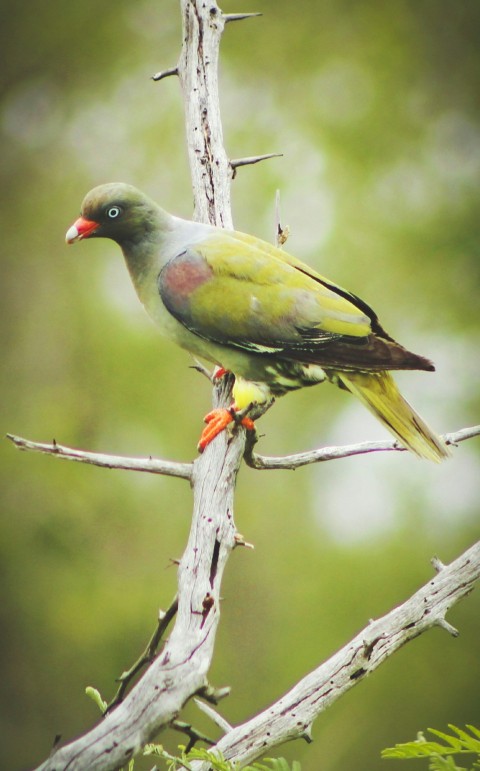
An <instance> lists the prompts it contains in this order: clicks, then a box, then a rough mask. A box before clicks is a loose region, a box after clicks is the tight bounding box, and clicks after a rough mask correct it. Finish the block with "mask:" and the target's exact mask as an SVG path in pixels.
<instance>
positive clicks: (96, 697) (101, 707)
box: [85, 685, 107, 715]
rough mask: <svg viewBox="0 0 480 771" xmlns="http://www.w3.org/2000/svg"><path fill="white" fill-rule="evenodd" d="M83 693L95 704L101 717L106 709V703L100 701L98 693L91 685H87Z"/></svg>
mask: <svg viewBox="0 0 480 771" xmlns="http://www.w3.org/2000/svg"><path fill="white" fill-rule="evenodd" d="M85 693H86V694H87V696H88V697H89V698H90V699H91V700H92V701H94V702H95V704H96V705H97V707H98V708H99V710H100V712H101V713H102V715H104V714H105V710H106V709H107V702H106V701H104V700H103V699H102V697H101V695H100V691H97V689H96V688H93V687H92V686H91V685H88V686H87V687H86V688H85Z"/></svg>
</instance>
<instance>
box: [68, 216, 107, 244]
mask: <svg viewBox="0 0 480 771" xmlns="http://www.w3.org/2000/svg"><path fill="white" fill-rule="evenodd" d="M98 227H100V224H99V223H98V222H94V221H93V220H87V219H85V218H84V217H79V218H78V220H77V221H76V222H74V223H73V225H72V227H71V228H69V229H68V230H67V235H66V236H65V240H66V242H67V244H73V243H74V241H81V240H82V238H88V237H89V236H91V235H92V233H93V232H94V231H95V230H96V229H97V228H98Z"/></svg>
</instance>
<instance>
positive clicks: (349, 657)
mask: <svg viewBox="0 0 480 771" xmlns="http://www.w3.org/2000/svg"><path fill="white" fill-rule="evenodd" d="M479 578H480V541H479V542H478V543H476V544H475V545H474V546H472V547H471V548H470V549H468V550H467V551H466V552H465V553H464V554H462V555H461V556H460V557H458V559H456V560H455V561H454V562H452V563H451V564H450V565H445V566H444V567H443V569H442V570H441V571H440V572H439V573H437V575H435V576H434V577H433V578H432V579H431V580H429V581H428V582H427V583H426V584H425V585H424V586H423V587H422V588H421V589H419V590H418V591H417V592H416V593H415V594H414V595H413V596H412V597H410V599H408V600H407V601H406V602H404V603H403V604H402V605H399V606H398V607H397V608H395V609H394V610H392V611H390V613H388V614H387V615H386V616H383V617H382V618H379V619H378V620H372V621H370V623H369V624H368V626H367V627H365V629H363V630H362V631H361V632H360V633H359V634H358V635H357V636H356V637H354V639H353V640H351V642H349V643H347V645H345V646H344V647H343V648H341V649H340V650H339V651H338V652H337V653H335V654H334V655H333V656H332V657H331V658H330V659H329V660H328V661H326V662H325V663H324V664H321V665H320V666H319V667H318V668H317V669H315V670H314V671H313V672H310V674H308V675H307V676H306V677H304V678H303V679H302V680H300V682H299V683H297V685H295V686H294V688H292V690H291V691H289V692H288V693H286V694H285V695H284V696H282V697H281V698H280V699H279V700H278V701H277V702H275V703H274V704H272V705H271V706H269V707H268V708H267V709H266V710H265V711H264V712H262V713H261V714H259V715H257V716H256V717H254V718H252V719H251V720H249V721H248V722H246V723H243V724H242V725H240V726H237V727H236V728H233V729H232V730H231V731H229V732H228V733H227V734H226V735H225V736H224V737H222V739H220V741H219V742H218V743H217V744H216V745H215V748H213V749H218V750H219V751H220V752H222V753H223V755H224V756H225V757H226V758H227V760H234V761H235V762H236V763H239V765H240V767H243V766H245V765H247V764H248V763H252V762H253V761H254V760H255V759H256V758H258V757H260V755H264V754H265V753H267V754H268V753H269V752H271V750H272V749H273V747H276V746H277V745H278V744H280V743H283V742H285V741H288V740H290V739H298V738H307V737H309V736H310V730H311V726H312V723H313V721H314V720H315V718H316V717H318V715H319V714H320V713H321V712H323V711H324V710H325V709H326V708H327V707H329V706H330V705H331V704H333V702H334V701H336V700H337V699H338V698H339V697H340V696H342V695H343V694H344V693H346V691H348V690H349V689H350V688H352V687H353V686H354V685H356V684H357V683H359V682H360V681H361V680H364V679H365V677H367V676H368V675H369V674H370V673H371V672H373V671H374V670H375V669H376V668H377V667H378V666H380V664H382V663H383V662H384V661H386V660H387V659H388V658H389V656H391V655H392V654H393V653H395V652H396V651H397V650H399V648H401V647H402V646H403V645H405V644H406V643H407V642H410V640H413V639H414V638H415V637H418V636H419V635H420V634H423V632H426V631H427V630H428V629H431V628H432V627H434V626H441V627H442V628H444V629H446V630H447V631H448V632H449V633H450V634H454V635H456V634H458V633H457V630H455V629H454V627H452V626H451V624H449V623H448V622H447V621H445V614H446V613H447V612H448V611H449V610H450V609H451V608H452V607H453V606H454V605H455V604H456V603H457V602H458V601H459V600H461V599H462V598H463V597H465V596H466V595H467V594H469V593H470V592H471V591H472V589H473V587H474V584H475V582H476V581H478V580H479ZM207 768H208V764H205V763H201V762H195V763H192V769H195V771H207Z"/></svg>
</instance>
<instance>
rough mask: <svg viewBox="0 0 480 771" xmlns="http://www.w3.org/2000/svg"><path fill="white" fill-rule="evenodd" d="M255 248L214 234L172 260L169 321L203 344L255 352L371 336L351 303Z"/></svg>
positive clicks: (167, 282) (164, 290)
mask: <svg viewBox="0 0 480 771" xmlns="http://www.w3.org/2000/svg"><path fill="white" fill-rule="evenodd" d="M252 241H253V243H246V242H244V241H241V240H239V239H237V238H235V236H234V235H233V236H232V235H231V234H227V233H225V234H220V235H217V234H215V235H214V236H212V237H210V238H209V239H207V240H205V241H203V242H201V243H200V244H197V245H195V246H194V247H190V248H187V249H186V250H185V251H183V252H181V253H180V254H178V255H177V256H176V257H174V258H173V259H172V260H170V261H169V262H168V263H167V264H166V265H165V266H164V268H163V269H162V271H161V273H160V276H159V290H160V294H161V298H162V300H163V302H164V304H165V306H166V307H167V309H168V310H169V311H170V313H172V315H173V316H175V318H177V319H178V320H179V321H180V322H181V323H182V324H184V325H185V326H186V327H187V328H188V329H189V330H190V331H192V332H194V333H195V334H197V335H198V336H200V337H202V338H205V339H208V340H212V341H215V342H216V343H220V344H224V345H230V346H235V347H240V348H244V349H248V350H252V351H262V352H266V351H267V350H268V351H270V352H272V353H273V352H279V351H283V352H285V353H286V352H288V350H290V349H292V350H301V349H302V348H303V347H304V346H306V347H307V348H308V349H311V348H312V347H313V348H315V347H317V346H319V347H322V346H324V345H325V343H328V342H331V341H332V340H336V339H338V338H339V337H345V336H346V337H349V338H350V337H352V338H365V337H366V336H368V335H369V334H370V332H371V323H370V319H369V318H368V317H367V316H366V315H365V313H364V312H363V311H362V310H360V309H359V308H358V307H356V306H355V305H354V304H353V303H352V302H351V301H350V300H348V299H346V298H345V297H342V296H341V295H340V294H338V293H337V292H335V291H333V290H332V289H330V288H329V287H327V286H324V285H323V284H321V283H319V282H318V281H316V280H315V279H314V278H313V277H312V276H310V275H308V274H307V273H306V272H302V270H299V269H298V267H297V266H294V265H291V264H289V263H288V262H286V261H284V260H282V259H279V258H278V256H276V254H275V251H277V250H274V251H273V252H271V253H270V252H269V251H267V250H266V249H263V248H262V246H261V244H262V242H255V239H252ZM280 254H282V253H281V252H280ZM300 265H302V263H300ZM305 268H306V266H305Z"/></svg>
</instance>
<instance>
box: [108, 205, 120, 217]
mask: <svg viewBox="0 0 480 771" xmlns="http://www.w3.org/2000/svg"><path fill="white" fill-rule="evenodd" d="M121 213H122V210H121V208H120V206H110V208H109V209H107V217H108V218H109V219H111V220H115V219H117V217H119V216H120V214H121Z"/></svg>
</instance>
